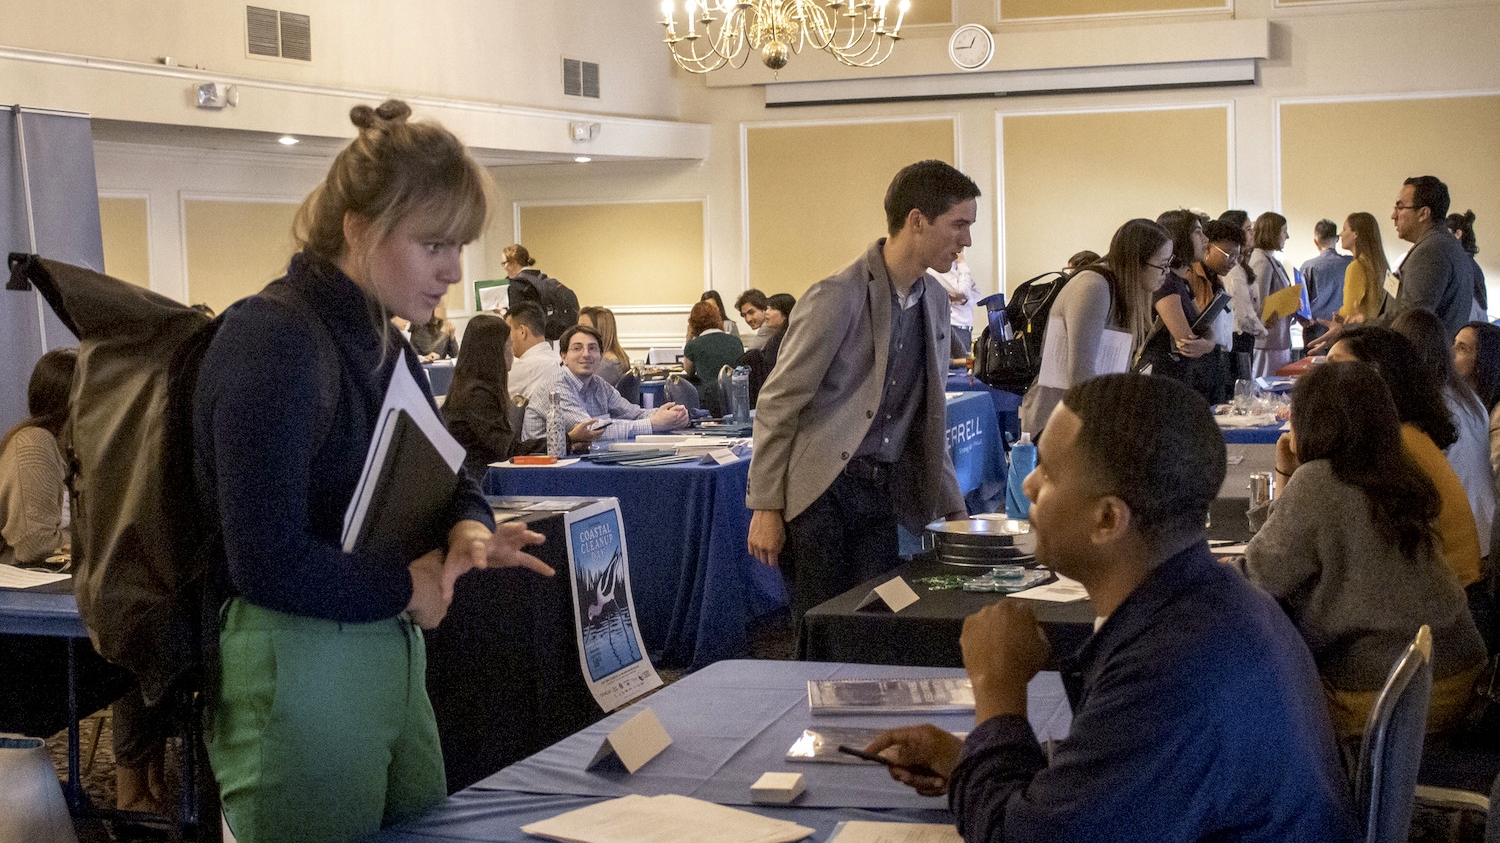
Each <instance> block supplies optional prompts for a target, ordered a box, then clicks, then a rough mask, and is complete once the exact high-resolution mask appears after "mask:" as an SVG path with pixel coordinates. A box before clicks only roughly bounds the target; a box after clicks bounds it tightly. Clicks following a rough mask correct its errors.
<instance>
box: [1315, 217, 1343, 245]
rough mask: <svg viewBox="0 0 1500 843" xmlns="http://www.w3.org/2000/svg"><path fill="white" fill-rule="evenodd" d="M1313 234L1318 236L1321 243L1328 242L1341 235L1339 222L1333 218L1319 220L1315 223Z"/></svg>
mask: <svg viewBox="0 0 1500 843" xmlns="http://www.w3.org/2000/svg"><path fill="white" fill-rule="evenodd" d="M1313 236H1314V237H1316V238H1318V242H1319V243H1327V242H1328V241H1329V240H1332V239H1333V238H1335V237H1337V236H1339V227H1338V224H1337V223H1335V222H1334V221H1333V220H1318V221H1317V223H1315V224H1314V225H1313Z"/></svg>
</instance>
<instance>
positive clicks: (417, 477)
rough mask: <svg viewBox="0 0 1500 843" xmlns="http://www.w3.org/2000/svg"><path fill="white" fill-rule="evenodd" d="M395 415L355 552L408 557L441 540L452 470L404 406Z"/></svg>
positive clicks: (455, 478)
mask: <svg viewBox="0 0 1500 843" xmlns="http://www.w3.org/2000/svg"><path fill="white" fill-rule="evenodd" d="M394 412H395V413H396V417H395V418H394V419H392V420H390V421H388V422H387V424H392V425H394V426H395V427H394V431H393V432H392V434H391V440H390V445H389V446H388V447H387V448H386V452H385V459H384V460H382V461H381V464H380V470H379V472H378V473H377V474H376V475H375V477H374V479H373V481H372V482H374V483H375V484H376V485H375V491H374V493H373V494H372V495H371V497H370V507H369V509H368V510H366V512H365V519H364V523H363V524H361V525H360V527H359V532H358V536H359V538H358V539H357V540H356V542H355V550H356V551H366V552H369V551H378V552H388V549H390V548H394V549H395V550H397V551H398V552H399V553H400V555H401V558H402V559H407V560H414V559H416V558H417V557H419V556H421V555H422V554H424V553H426V552H428V551H429V550H436V549H437V548H440V547H442V546H443V544H444V542H446V541H447V534H446V530H445V529H444V527H445V524H444V518H443V516H444V515H446V514H447V513H448V511H449V507H450V505H451V504H452V501H453V494H454V493H455V492H456V491H457V490H458V484H459V475H458V472H456V471H454V470H453V469H452V468H449V467H448V463H447V462H445V461H444V460H443V455H442V454H440V453H438V449H437V447H436V446H434V445H433V444H432V441H431V440H430V439H428V438H427V434H425V433H423V432H422V428H421V426H419V425H418V424H417V423H416V421H414V420H413V419H412V417H411V415H410V414H408V413H407V412H406V411H405V410H396V411H394Z"/></svg>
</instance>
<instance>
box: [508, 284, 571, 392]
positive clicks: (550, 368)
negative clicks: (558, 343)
mask: <svg viewBox="0 0 1500 843" xmlns="http://www.w3.org/2000/svg"><path fill="white" fill-rule="evenodd" d="M505 321H506V323H507V324H508V325H510V345H511V351H512V352H513V353H514V354H515V357H516V361H515V362H514V363H512V364H511V367H510V380H509V383H510V391H511V394H513V395H530V394H531V391H532V390H533V389H535V388H536V386H537V384H540V383H550V382H551V381H552V379H553V378H555V377H557V369H558V358H557V349H556V348H555V347H553V345H552V343H550V342H547V335H546V329H547V317H546V316H545V315H543V313H542V308H541V306H540V305H537V304H535V303H533V302H518V303H517V304H516V305H515V306H514V307H512V308H511V309H510V312H509V313H507V314H506V315H505Z"/></svg>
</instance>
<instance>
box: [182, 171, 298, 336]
mask: <svg viewBox="0 0 1500 843" xmlns="http://www.w3.org/2000/svg"><path fill="white" fill-rule="evenodd" d="M296 213H297V205H296V204H294V203H283V202H256V201H244V200H233V199H185V200H184V201H183V203H182V218H183V228H184V241H185V246H184V248H185V249H186V252H187V275H188V284H187V289H188V303H190V304H200V303H202V304H207V305H208V306H209V307H212V308H213V309H214V310H215V311H216V312H223V310H224V308H226V307H228V306H229V305H231V304H233V303H235V302H237V301H239V300H240V299H242V298H244V297H245V296H248V295H252V294H254V293H258V292H260V289H261V288H262V287H264V286H265V285H266V284H267V282H269V281H272V280H274V279H275V278H277V277H279V276H280V275H281V274H282V273H283V272H285V270H286V265H287V261H288V260H290V258H291V256H292V252H293V250H294V246H293V244H292V217H294V216H295V215H296Z"/></svg>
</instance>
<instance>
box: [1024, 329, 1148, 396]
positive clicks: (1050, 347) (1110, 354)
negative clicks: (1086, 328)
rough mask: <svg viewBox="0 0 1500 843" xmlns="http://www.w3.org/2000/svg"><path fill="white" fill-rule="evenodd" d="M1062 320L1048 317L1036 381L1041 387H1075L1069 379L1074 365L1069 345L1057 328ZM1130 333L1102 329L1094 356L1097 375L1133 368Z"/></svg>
mask: <svg viewBox="0 0 1500 843" xmlns="http://www.w3.org/2000/svg"><path fill="white" fill-rule="evenodd" d="M1061 321H1062V319H1061V317H1059V316H1052V317H1049V318H1048V319H1047V335H1046V337H1045V338H1044V339H1043V340H1042V370H1041V371H1040V372H1039V373H1038V374H1037V383H1039V384H1041V385H1042V386H1051V387H1056V388H1057V389H1067V388H1068V387H1070V386H1072V385H1073V384H1072V382H1071V381H1070V380H1069V379H1068V372H1069V370H1070V369H1071V366H1070V364H1069V362H1068V346H1067V344H1066V343H1065V342H1064V341H1063V332H1062V330H1061V329H1060V328H1058V327H1057V325H1058V323H1059V322H1061ZM1130 344H1131V337H1130V334H1129V333H1127V332H1125V331H1117V330H1114V329H1113V328H1106V329H1104V330H1103V331H1100V332H1099V350H1098V352H1097V353H1096V354H1095V355H1094V374H1096V375H1111V374H1116V373H1118V372H1123V371H1125V370H1126V369H1128V368H1130Z"/></svg>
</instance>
